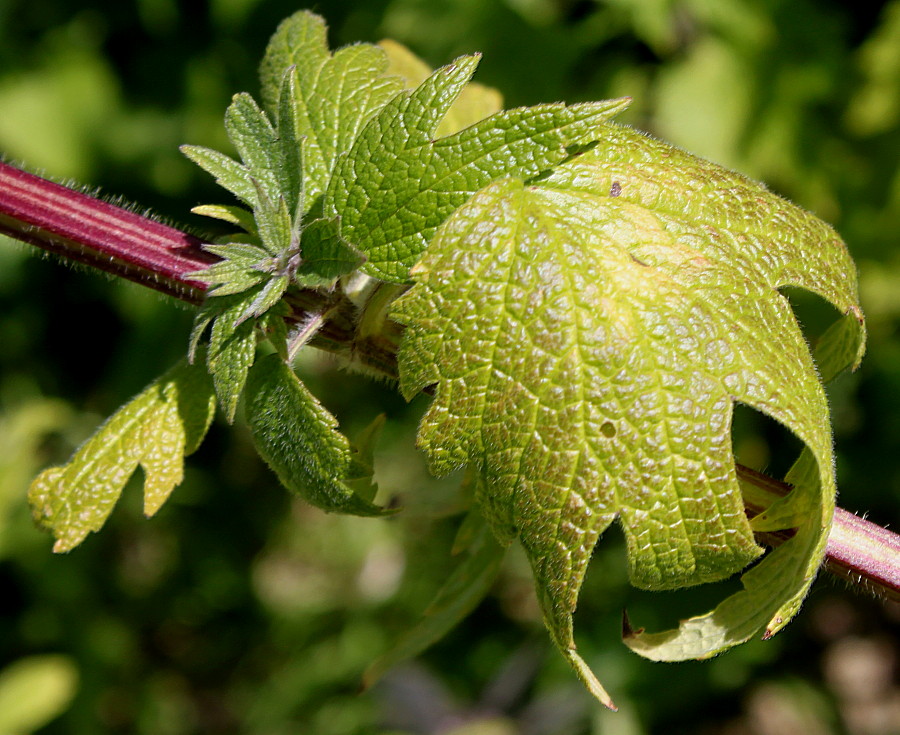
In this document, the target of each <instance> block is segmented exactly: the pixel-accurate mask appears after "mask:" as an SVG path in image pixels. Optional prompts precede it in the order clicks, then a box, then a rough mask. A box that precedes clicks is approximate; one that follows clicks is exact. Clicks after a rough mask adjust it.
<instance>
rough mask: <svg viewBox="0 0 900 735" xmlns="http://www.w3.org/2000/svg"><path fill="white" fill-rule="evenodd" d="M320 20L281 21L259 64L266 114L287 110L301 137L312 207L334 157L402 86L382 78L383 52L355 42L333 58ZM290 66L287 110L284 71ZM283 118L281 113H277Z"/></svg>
mask: <svg viewBox="0 0 900 735" xmlns="http://www.w3.org/2000/svg"><path fill="white" fill-rule="evenodd" d="M326 36H327V28H326V26H325V22H324V21H323V20H322V18H320V17H319V16H317V15H314V14H313V13H310V12H309V11H305V10H304V11H300V12H298V13H295V14H294V15H292V16H290V17H289V18H287V19H286V20H284V21H283V22H282V23H281V25H279V26H278V29H277V30H276V31H275V35H274V36H272V39H271V41H270V42H269V45H268V47H267V49H266V53H265V57H264V58H263V61H262V64H261V66H260V78H261V80H262V89H263V95H262V96H263V101H264V103H265V107H266V109H267V110H268V111H269V113H270V114H275V113H276V111H284V110H286V109H291V110H292V112H293V116H294V135H295V137H296V139H297V140H300V139H303V165H304V171H303V179H304V181H303V183H304V192H305V196H306V198H307V201H308V205H309V206H311V205H312V203H313V201H314V200H315V199H316V198H317V197H318V196H320V195H321V194H322V192H323V191H324V190H325V187H326V186H327V184H328V180H329V178H330V177H331V172H332V170H333V168H334V165H335V161H336V160H337V158H338V156H339V155H340V154H341V153H343V152H344V151H347V150H349V149H350V147H351V145H352V144H353V141H354V140H355V139H356V137H357V135H358V134H359V131H360V130H361V129H362V127H363V125H364V124H365V123H366V121H368V120H369V118H371V116H372V115H373V114H374V113H375V112H376V111H377V110H379V109H380V108H381V107H383V106H384V105H385V104H386V103H387V102H388V101H389V100H390V99H391V98H392V97H394V96H395V95H396V94H397V93H398V92H399V91H400V90H401V89H402V88H403V83H402V81H401V80H400V79H399V78H398V77H394V76H388V75H387V74H386V70H387V66H388V61H387V58H386V57H385V54H384V51H383V50H382V49H380V48H379V47H377V46H373V45H371V44H365V43H362V44H354V45H352V46H347V47H345V48H342V49H339V50H338V51H335V52H334V54H332V53H331V52H330V51H329V50H328V42H327V38H326ZM292 67H293V74H292V77H293V79H292V81H291V85H292V94H293V100H291V106H290V108H289V107H288V106H286V105H285V101H284V100H283V94H284V90H285V86H284V76H285V73H286V72H287V71H288V70H289V69H291V68H292ZM280 114H281V115H282V119H284V115H285V113H284V112H281V113H280Z"/></svg>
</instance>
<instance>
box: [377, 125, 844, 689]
mask: <svg viewBox="0 0 900 735" xmlns="http://www.w3.org/2000/svg"><path fill="white" fill-rule="evenodd" d="M595 134H596V137H598V138H600V140H599V141H598V143H597V145H596V146H595V147H593V148H592V149H591V150H589V151H588V152H587V153H584V154H583V155H581V156H579V157H576V158H574V159H572V160H571V161H570V162H568V163H566V164H563V165H562V166H560V167H558V168H557V169H555V170H554V171H553V172H552V173H551V174H550V175H549V176H548V177H546V179H545V181H544V182H542V183H543V185H542V186H540V187H538V186H530V187H529V186H525V185H523V183H522V182H521V181H517V180H512V179H507V180H503V181H499V182H496V183H494V184H492V185H490V186H488V187H486V188H485V189H484V190H483V191H481V192H479V193H478V194H476V195H475V196H474V197H473V198H472V199H471V200H470V201H469V202H468V203H467V204H465V205H464V206H462V207H461V208H460V209H458V210H457V211H456V212H455V213H454V214H453V215H452V216H451V217H450V218H449V219H448V220H447V221H446V222H445V223H444V225H443V226H442V227H441V229H440V230H439V231H438V232H437V234H436V235H435V237H434V239H433V240H432V242H431V244H430V245H429V247H428V250H427V251H426V252H425V254H424V256H423V257H422V260H421V262H420V263H419V264H418V265H417V266H416V267H415V268H414V269H413V271H412V275H413V277H414V279H415V282H416V285H415V286H414V287H413V288H412V289H411V290H410V291H409V292H408V293H407V294H406V295H404V296H402V297H401V298H400V299H399V300H398V301H397V303H396V306H395V310H394V314H393V315H394V317H395V318H397V319H398V320H399V321H401V322H402V323H404V324H407V325H408V327H409V329H408V330H407V332H406V335H405V337H404V341H403V343H402V345H401V350H400V356H399V359H400V371H401V389H402V391H403V393H404V395H406V396H407V397H411V396H412V395H414V394H415V393H416V392H418V391H419V390H421V389H422V388H423V387H425V386H427V385H430V384H436V392H435V399H434V403H433V404H432V406H431V408H430V410H429V411H428V413H427V415H426V416H425V418H424V419H423V422H422V424H421V427H420V432H419V444H420V446H421V447H422V448H423V449H424V450H425V452H426V453H427V455H428V457H429V461H430V463H431V466H432V468H433V470H434V471H436V472H438V473H444V472H447V471H449V470H451V469H453V468H455V467H458V466H460V465H464V464H472V465H474V466H475V467H476V468H477V470H478V471H479V474H480V481H479V484H478V486H477V499H478V502H479V504H480V506H481V508H482V510H483V512H484V513H485V515H486V517H487V518H488V520H489V521H490V523H491V525H492V527H493V528H494V531H495V533H497V534H498V536H499V537H500V538H501V539H511V538H513V537H518V538H520V539H521V541H522V544H523V546H524V547H525V549H526V552H527V553H528V555H529V558H530V559H531V563H532V567H533V569H534V574H535V579H536V583H537V586H538V596H539V600H540V603H541V606H542V608H543V611H544V618H545V620H546V622H547V625H548V627H549V629H550V632H551V634H552V636H553V638H554V640H555V642H556V644H557V645H558V646H559V648H560V649H561V651H562V652H563V654H564V655H565V656H566V658H567V659H568V660H569V662H570V663H571V665H572V666H573V667H574V668H575V670H576V671H577V672H578V674H579V676H581V678H582V680H583V681H584V682H585V683H586V684H587V685H588V686H589V688H590V689H591V690H592V691H593V692H594V694H595V695H596V696H598V697H599V698H600V699H601V700H603V701H604V702H606V703H607V704H610V702H609V699H608V695H606V694H605V692H604V691H603V689H602V687H600V685H599V683H598V682H597V681H596V679H595V678H594V676H593V674H592V673H591V672H590V670H589V669H588V668H587V666H586V665H585V664H584V662H583V661H582V660H581V658H580V657H579V656H578V654H577V653H576V650H575V644H574V639H573V635H572V613H573V612H574V610H575V606H576V602H577V597H578V591H579V589H580V586H581V583H582V581H583V578H584V574H585V571H586V568H587V563H588V561H589V559H590V555H591V551H592V549H593V547H594V545H595V543H596V541H597V539H598V537H599V534H600V533H602V531H603V530H604V529H605V528H606V527H607V526H608V525H609V524H610V523H612V521H613V520H615V519H618V521H619V523H620V524H621V525H622V527H623V530H624V532H625V536H626V540H627V548H628V556H629V571H630V576H631V579H632V582H633V583H634V584H635V585H636V586H639V587H644V588H647V589H669V588H676V587H681V586H686V585H692V584H699V583H702V582H710V581H714V580H718V579H722V578H724V577H726V576H729V575H731V574H733V573H734V572H736V571H739V570H740V569H741V568H742V567H744V566H745V565H746V564H747V563H748V562H750V561H751V560H753V559H755V558H756V557H757V556H758V555H759V554H760V553H761V549H760V548H759V547H757V545H756V544H755V542H754V539H753V530H752V528H751V526H750V523H749V521H748V520H747V518H746V516H745V514H744V510H743V503H742V500H741V494H740V490H739V487H738V483H737V479H736V476H735V469H734V459H733V456H732V450H731V437H730V425H731V413H732V407H733V403H734V402H735V401H740V402H742V403H745V404H747V405H749V406H752V407H754V408H756V409H758V410H760V411H762V412H764V413H766V414H768V415H770V416H771V417H773V418H775V419H776V420H778V421H779V422H781V423H783V424H784V425H785V426H787V427H788V428H789V429H791V431H793V432H794V433H795V434H796V435H797V436H798V437H799V438H800V439H801V440H802V441H803V442H804V444H806V446H807V448H808V453H809V456H810V457H812V458H813V459H812V461H811V462H810V463H809V464H811V465H812V466H813V468H814V472H812V473H811V474H810V473H807V475H809V477H806V476H804V478H799V477H796V478H793V479H794V480H796V481H797V483H798V484H797V487H796V489H795V491H794V493H792V494H794V495H796V496H797V498H798V499H797V500H795V501H794V503H792V507H791V510H790V512H788V513H784V514H782V516H783V519H787V520H788V521H790V522H791V523H795V524H796V525H797V533H796V535H795V539H794V540H792V541H791V542H790V543H789V544H785V545H784V546H782V547H780V548H779V549H778V550H776V551H775V552H773V553H772V554H771V555H770V557H768V558H767V559H766V560H765V561H764V562H763V563H762V564H760V565H758V566H757V567H756V568H755V569H754V570H753V571H752V572H751V573H749V574H748V575H746V576H745V584H746V585H747V586H748V591H747V592H746V593H739V595H738V596H736V597H735V598H730V599H729V600H728V601H726V603H724V604H725V605H726V606H728V609H729V614H728V615H727V616H726V617H724V618H723V617H722V616H721V615H720V614H719V613H718V611H717V613H716V614H714V615H712V616H706V617H707V620H710V621H712V623H714V624H717V625H719V626H720V628H721V629H720V630H719V631H716V632H715V633H709V631H706V630H705V629H704V631H703V634H702V635H698V634H697V630H696V629H692V630H691V631H689V633H690V634H691V635H693V638H690V637H689V636H688V634H685V635H680V634H678V633H671V632H670V633H667V634H664V635H665V636H668V637H667V638H666V640H667V641H668V640H670V639H672V638H673V637H675V636H678V637H679V640H678V643H677V645H676V646H675V647H670V649H669V650H667V651H666V653H665V656H667V657H670V658H671V657H703V656H708V655H712V654H713V653H715V652H716V651H717V650H721V648H722V647H727V646H728V645H733V644H734V643H736V642H739V641H741V640H746V638H747V637H748V636H750V635H753V634H754V633H755V632H757V631H760V630H766V631H770V632H772V631H774V630H776V629H777V628H778V627H780V626H781V625H783V624H784V623H786V622H787V620H789V619H790V617H791V616H792V615H793V614H794V612H796V609H797V608H798V607H799V604H800V601H801V600H802V598H803V596H804V595H805V593H806V591H807V589H808V586H809V584H810V582H811V579H812V577H813V576H814V574H815V570H816V568H817V566H818V564H819V563H820V561H821V558H822V554H823V552H824V543H825V538H826V535H827V531H828V526H829V523H830V518H831V514H832V512H833V501H834V477H833V471H832V453H831V437H830V432H829V428H828V427H829V419H828V407H827V404H826V401H825V396H824V392H823V390H822V387H821V384H820V383H819V380H818V378H817V375H816V369H815V366H814V363H813V360H812V357H811V355H810V353H809V349H808V347H807V345H806V342H805V340H804V338H803V335H802V333H801V331H800V329H799V327H798V325H797V323H796V320H795V319H794V317H793V314H792V313H791V310H790V306H789V304H788V302H787V300H786V299H785V298H784V297H783V296H782V295H781V294H780V293H779V292H778V291H777V289H778V288H781V287H782V286H800V287H803V288H808V289H809V290H812V291H815V292H816V293H819V294H821V295H822V296H824V297H825V298H827V299H828V300H829V301H831V302H832V303H833V304H834V305H835V306H836V307H837V308H838V309H839V310H840V311H841V312H844V313H848V314H851V315H852V321H853V322H854V323H855V324H856V327H855V328H856V330H857V332H860V322H861V318H860V312H859V308H858V306H857V304H856V301H855V298H856V293H855V272H854V268H853V264H852V262H851V261H850V259H849V256H848V255H847V252H846V249H845V247H844V245H843V243H842V242H841V241H840V240H839V239H838V238H837V236H836V235H835V234H834V232H833V231H832V230H831V229H830V228H828V227H827V226H826V225H824V224H823V223H821V222H820V221H818V220H817V219H815V218H814V217H813V216H812V215H809V214H808V213H806V212H803V211H802V210H800V209H798V208H796V207H793V206H792V205H790V204H788V203H787V202H784V201H783V200H781V199H778V198H777V197H775V196H773V195H772V194H770V193H769V192H767V191H766V190H765V189H764V188H763V187H762V186H760V185H757V184H753V183H752V182H749V181H747V180H746V179H744V178H743V177H740V176H738V175H736V174H732V173H730V172H727V171H724V170H723V169H720V168H718V167H716V166H714V165H713V164H709V163H706V162H702V161H699V160H697V159H695V158H692V157H690V156H688V155H687V154H684V153H682V152H680V151H677V150H676V149H673V148H671V147H670V146H666V145H665V144H662V143H658V142H656V141H652V140H651V139H649V138H647V137H645V136H642V135H640V134H638V133H635V132H634V131H631V130H629V129H626V128H619V127H617V126H611V125H608V126H603V128H602V129H601V130H600V131H595ZM776 223H777V226H776ZM857 344H861V342H860V341H859V340H857ZM853 358H854V359H858V352H857V354H855V355H854V356H853ZM801 480H802V481H801ZM732 613H733V614H732ZM722 629H724V630H722ZM635 640H636V639H635V638H634V637H632V638H631V639H630V640H629V645H631V646H632V647H633V648H637V647H638V646H635ZM641 640H643V641H645V642H647V645H645V646H643V648H642V649H641V652H642V653H644V654H645V655H651V656H652V655H654V649H656V651H657V652H658V650H659V647H660V646H661V645H663V643H662V642H661V640H660V639H649V638H647V637H646V636H643V637H641ZM676 649H677V650H676Z"/></svg>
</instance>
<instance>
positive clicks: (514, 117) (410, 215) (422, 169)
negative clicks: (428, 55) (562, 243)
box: [325, 56, 628, 283]
mask: <svg viewBox="0 0 900 735" xmlns="http://www.w3.org/2000/svg"><path fill="white" fill-rule="evenodd" d="M478 59H479V57H477V56H469V57H462V58H460V59H458V60H457V61H456V62H454V63H453V64H450V65H448V66H445V67H443V68H441V69H439V70H437V71H436V72H435V73H434V74H432V75H431V76H430V77H429V78H428V79H427V80H425V82H423V83H422V84H421V85H419V87H417V88H416V89H415V90H412V91H408V92H404V93H402V94H399V95H397V96H396V97H395V98H394V99H393V100H392V101H391V102H389V103H388V104H387V105H385V106H384V107H383V108H382V109H381V110H380V111H379V112H378V113H377V114H376V115H375V116H374V117H373V118H372V120H371V121H370V122H369V123H368V124H367V125H366V127H365V128H364V129H363V131H362V132H361V133H360V134H359V137H358V138H357V139H356V141H355V142H354V144H353V147H352V148H351V149H350V151H349V153H348V154H347V155H346V156H345V157H343V158H341V159H339V161H338V164H337V166H336V167H335V171H334V175H333V176H332V178H331V182H330V184H329V187H328V190H327V192H326V194H325V208H326V213H329V212H331V213H333V214H335V215H337V216H339V217H340V218H341V235H342V237H343V238H344V239H345V240H347V242H349V243H351V244H352V245H354V246H355V247H357V248H359V249H360V250H361V251H362V252H363V253H364V254H365V255H366V257H367V259H368V260H367V262H366V264H365V265H364V266H363V267H362V270H363V271H364V272H366V273H368V274H369V275H371V276H375V277H377V278H380V279H382V280H388V281H393V282H396V283H405V282H406V281H407V280H408V279H409V268H410V267H411V266H412V265H413V264H414V263H415V262H416V261H417V260H418V258H419V255H420V254H421V253H422V251H423V250H424V249H425V246H426V244H427V243H428V241H429V240H430V239H431V237H432V235H433V234H434V232H435V231H436V230H437V228H438V226H439V225H440V224H441V223H442V222H443V221H444V220H445V219H446V218H447V217H448V216H449V215H450V214H451V213H452V212H453V210H455V209H456V208H457V207H459V206H460V205H461V204H463V203H464V202H465V201H466V200H467V199H468V198H469V197H470V196H471V195H472V194H474V193H475V192H476V191H478V190H479V189H481V188H482V187H484V186H486V185H487V184H488V183H490V182H491V181H493V180H494V179H497V178H499V177H501V176H507V175H511V176H519V177H522V178H530V177H533V176H537V175H538V174H540V173H542V172H545V171H546V170H548V169H550V168H551V167H553V166H554V165H556V164H559V163H561V162H562V161H563V160H565V159H566V158H567V157H569V156H570V150H571V148H572V147H573V146H578V145H583V144H586V143H589V142H590V141H592V140H593V139H594V137H595V134H596V133H595V131H596V130H597V128H598V125H599V124H600V123H601V122H602V121H604V120H606V119H608V118H610V117H612V116H613V115H615V114H616V113H617V112H619V111H620V110H622V109H623V108H624V107H625V106H626V105H627V103H628V100H612V101H607V102H596V103H585V104H578V105H571V106H566V105H563V104H556V105H539V106H536V107H531V108H520V109H515V110H507V111H505V112H501V113H497V114H495V115H492V116H491V117H489V118H487V119H485V120H482V121H480V122H477V123H475V124H474V125H472V126H470V127H468V128H466V129H465V130H462V131H460V132H458V133H455V134H454V135H450V136H447V137H444V138H439V139H437V140H435V139H434V136H435V132H436V130H437V127H438V125H439V123H440V122H441V120H442V119H443V118H444V117H445V115H446V114H447V112H448V110H449V109H450V107H451V106H452V104H453V102H454V101H455V100H456V99H457V97H458V96H459V94H460V92H461V91H462V90H463V88H464V87H465V85H466V84H467V83H468V81H469V79H470V78H471V76H472V74H473V73H474V72H475V67H476V66H477V64H478Z"/></svg>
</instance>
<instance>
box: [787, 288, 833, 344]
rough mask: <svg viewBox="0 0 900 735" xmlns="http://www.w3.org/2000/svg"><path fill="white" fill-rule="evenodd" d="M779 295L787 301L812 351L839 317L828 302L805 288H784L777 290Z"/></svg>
mask: <svg viewBox="0 0 900 735" xmlns="http://www.w3.org/2000/svg"><path fill="white" fill-rule="evenodd" d="M779 293H780V294H781V295H782V296H784V297H785V298H786V299H787V300H788V303H789V304H790V305H791V309H793V311H794V316H795V317H796V318H797V323H798V324H799V325H800V329H801V330H802V331H803V336H804V337H805V338H806V342H807V343H808V344H809V345H810V347H811V348H813V349H814V348H815V346H816V342H817V341H818V340H819V338H820V337H821V336H822V335H823V334H824V333H825V331H826V330H827V329H828V327H830V326H831V325H832V324H833V323H834V322H835V321H837V320H838V319H839V318H840V316H841V314H840V312H839V311H838V310H837V309H835V308H834V306H832V305H831V304H830V303H829V302H828V301H826V300H825V299H823V298H822V297H821V296H819V295H818V294H814V293H813V292H812V291H807V290H806V289H805V288H797V287H795V286H785V287H784V288H781V289H779Z"/></svg>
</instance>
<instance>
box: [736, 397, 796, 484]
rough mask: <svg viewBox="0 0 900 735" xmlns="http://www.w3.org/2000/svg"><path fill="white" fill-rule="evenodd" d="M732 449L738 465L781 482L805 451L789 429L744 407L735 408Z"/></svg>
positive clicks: (739, 404) (741, 405)
mask: <svg viewBox="0 0 900 735" xmlns="http://www.w3.org/2000/svg"><path fill="white" fill-rule="evenodd" d="M731 446H732V449H733V451H734V459H735V461H736V462H739V463H740V464H742V465H744V466H745V467H749V468H750V469H753V470H757V471H759V472H764V473H765V474H767V475H769V476H770V477H774V478H775V479H778V480H780V479H781V478H783V477H784V476H785V474H786V473H787V471H788V470H789V469H790V468H791V465H793V464H794V462H795V461H796V460H797V457H798V456H800V452H801V451H802V450H803V442H801V441H800V440H799V439H798V438H797V437H796V436H795V435H794V433H793V432H792V431H791V430H790V429H788V428H787V427H786V426H784V425H783V424H781V423H779V422H778V421H776V420H775V419H773V418H770V417H769V416H767V415H766V414H764V413H761V412H760V411H757V410H756V409H754V408H752V407H750V406H747V405H744V404H742V403H736V404H735V406H734V414H733V416H732V421H731Z"/></svg>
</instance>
